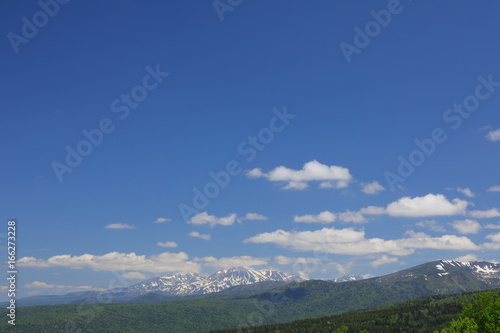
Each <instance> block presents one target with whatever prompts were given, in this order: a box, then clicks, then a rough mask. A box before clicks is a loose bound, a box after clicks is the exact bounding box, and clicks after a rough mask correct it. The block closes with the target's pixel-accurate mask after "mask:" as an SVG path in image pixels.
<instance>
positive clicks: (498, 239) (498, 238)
mask: <svg viewBox="0 0 500 333" xmlns="http://www.w3.org/2000/svg"><path fill="white" fill-rule="evenodd" d="M485 238H486V239H489V240H491V241H492V242H495V243H500V232H497V233H496V234H490V235H488V236H486V237H485Z"/></svg>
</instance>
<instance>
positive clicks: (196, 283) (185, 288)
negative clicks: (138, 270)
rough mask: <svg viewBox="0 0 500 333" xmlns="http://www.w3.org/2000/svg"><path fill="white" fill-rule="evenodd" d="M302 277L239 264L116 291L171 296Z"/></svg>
mask: <svg viewBox="0 0 500 333" xmlns="http://www.w3.org/2000/svg"><path fill="white" fill-rule="evenodd" d="M303 280H304V279H303V278H300V277H298V276H294V275H288V274H285V273H283V272H280V271H278V270H272V269H262V270H253V269H250V268H246V267H236V268H229V269H223V270H220V271H218V272H215V273H214V274H212V275H210V276H203V275H199V274H195V273H182V274H174V275H171V276H161V277H157V278H153V279H151V280H147V281H144V282H141V283H137V284H135V285H133V286H130V287H128V288H120V289H115V290H113V291H114V292H129V293H133V294H139V295H142V294H147V293H160V294H165V295H171V296H189V295H202V294H207V293H212V292H219V291H222V290H224V289H227V288H230V287H233V286H240V285H248V284H253V283H257V282H265V281H278V282H286V283H288V282H293V281H297V282H300V281H303Z"/></svg>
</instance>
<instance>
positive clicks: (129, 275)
mask: <svg viewBox="0 0 500 333" xmlns="http://www.w3.org/2000/svg"><path fill="white" fill-rule="evenodd" d="M121 276H122V277H123V278H125V279H128V280H146V279H147V278H148V276H147V275H146V274H142V273H141V272H126V273H123V274H122V275H121Z"/></svg>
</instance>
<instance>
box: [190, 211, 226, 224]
mask: <svg viewBox="0 0 500 333" xmlns="http://www.w3.org/2000/svg"><path fill="white" fill-rule="evenodd" d="M235 221H236V214H229V215H228V216H226V217H217V216H215V215H208V214H207V212H202V213H199V214H196V215H194V216H193V217H191V219H190V220H189V222H188V223H190V224H195V225H201V224H208V225H210V226H211V227H213V226H215V225H217V224H220V225H233V224H234V222H235Z"/></svg>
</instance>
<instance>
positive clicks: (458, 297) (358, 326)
mask: <svg viewBox="0 0 500 333" xmlns="http://www.w3.org/2000/svg"><path fill="white" fill-rule="evenodd" d="M480 294H483V295H484V294H485V293H482V292H476V293H464V294H453V295H446V296H445V295H439V296H430V297H425V298H420V299H416V300H412V301H406V302H401V303H397V304H393V305H390V306H386V307H382V308H378V309H374V310H367V311H356V312H349V313H345V314H340V315H335V316H327V317H322V318H313V319H304V320H298V321H294V322H290V323H284V324H272V325H263V326H254V327H250V328H247V329H243V330H238V329H225V330H216V331H210V332H211V333H242V332H252V333H331V332H334V331H335V330H337V329H339V328H341V327H343V326H345V327H348V328H349V330H348V332H360V331H362V330H367V331H368V332H369V333H387V332H406V333H426V332H431V333H432V332H434V331H436V330H441V329H443V328H446V327H449V325H450V322H451V321H452V320H454V319H456V318H457V316H458V314H459V313H461V312H462V311H463V309H464V305H465V304H467V303H469V302H472V301H474V299H475V298H476V297H477V296H478V295H480ZM492 294H493V295H496V296H497V297H500V289H497V290H495V291H493V292H492ZM497 304H498V300H497ZM496 311H497V312H500V309H496ZM496 320H497V321H498V315H497V318H496ZM497 332H500V326H499V327H498V330H497Z"/></svg>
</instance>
